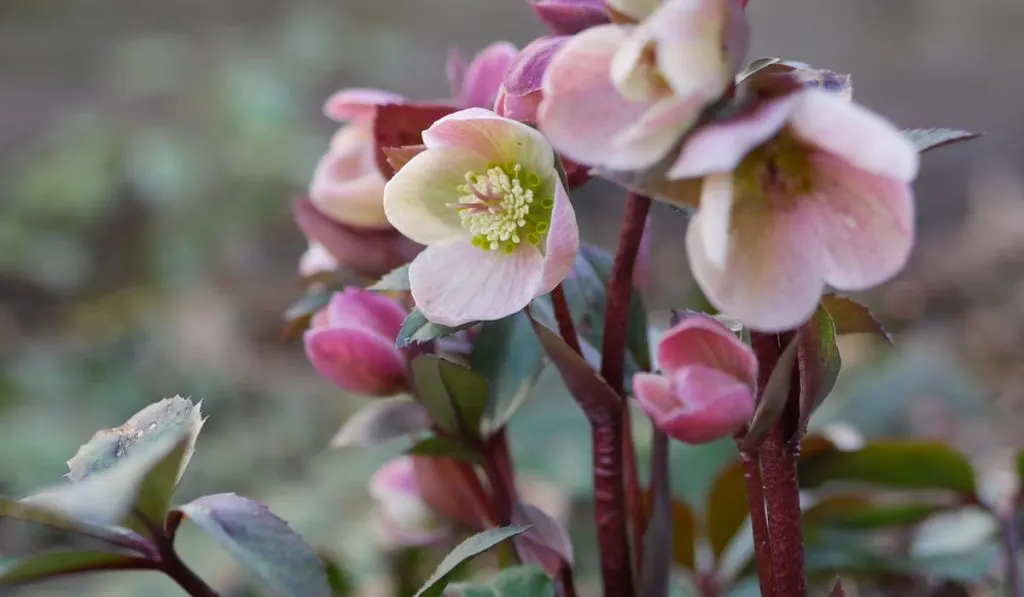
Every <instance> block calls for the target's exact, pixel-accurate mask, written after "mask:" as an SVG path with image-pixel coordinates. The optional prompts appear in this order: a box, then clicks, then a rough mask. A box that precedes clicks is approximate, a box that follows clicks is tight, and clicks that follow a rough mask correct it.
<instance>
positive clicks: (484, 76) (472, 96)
mask: <svg viewBox="0 0 1024 597" xmlns="http://www.w3.org/2000/svg"><path fill="white" fill-rule="evenodd" d="M517 52H518V50H517V49H516V47H515V46H514V45H513V44H511V43H509V42H507V41H500V42H496V43H493V44H491V45H489V46H487V47H486V48H484V49H483V50H481V51H480V53H479V54H477V55H476V57H475V58H474V59H473V61H472V62H470V63H469V67H468V68H467V69H466V74H465V77H464V78H463V80H462V89H461V90H460V93H459V95H458V96H457V97H456V99H458V100H459V103H460V104H461V105H462V106H464V107H467V108H468V107H477V108H487V109H491V108H492V107H493V106H494V98H495V97H496V96H497V95H498V88H499V87H501V82H502V81H503V80H504V79H505V74H506V73H508V69H509V67H510V66H512V61H513V60H515V57H516V53H517Z"/></svg>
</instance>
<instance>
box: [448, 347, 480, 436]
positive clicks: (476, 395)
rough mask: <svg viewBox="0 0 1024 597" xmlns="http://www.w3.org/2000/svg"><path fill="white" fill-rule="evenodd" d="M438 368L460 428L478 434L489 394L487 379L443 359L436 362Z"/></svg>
mask: <svg viewBox="0 0 1024 597" xmlns="http://www.w3.org/2000/svg"><path fill="white" fill-rule="evenodd" d="M438 370H439V371H440V372H441V381H443V382H444V387H445V388H446V389H447V390H448V396H449V398H450V400H451V401H452V405H453V406H454V407H455V411H456V413H458V416H459V420H460V421H461V422H462V428H463V429H464V430H465V431H466V432H468V433H470V434H472V435H479V433H480V421H481V420H482V419H483V416H484V411H485V410H486V409H487V402H488V396H489V395H490V392H489V391H488V387H487V380H486V379H484V378H483V377H481V376H480V374H478V373H476V372H475V371H473V370H472V369H468V368H466V367H463V366H462V365H459V364H456V363H453V362H451V361H446V360H444V359H441V360H440V362H439V363H438Z"/></svg>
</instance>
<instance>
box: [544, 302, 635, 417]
mask: <svg viewBox="0 0 1024 597" xmlns="http://www.w3.org/2000/svg"><path fill="white" fill-rule="evenodd" d="M532 323H533V329H534V331H535V332H536V334H537V338H539V339H540V343H541V346H543V347H544V352H545V353H547V355H548V357H550V358H551V361H552V362H553V363H554V364H555V367H556V368H557V369H558V371H559V373H561V375H562V379H563V381H565V385H566V387H567V388H568V390H569V393H570V394H571V395H572V397H573V398H575V400H576V402H577V403H578V404H579V405H580V408H582V409H583V412H584V414H585V415H586V416H587V418H588V419H591V418H593V417H594V416H598V417H600V416H604V413H605V412H607V411H608V409H615V408H619V407H620V399H619V395H618V394H617V393H616V392H615V390H614V389H612V387H611V386H610V385H608V382H606V381H605V380H604V378H602V377H601V376H600V375H599V374H598V373H597V372H596V371H594V369H593V368H591V366H590V365H589V364H588V363H587V361H586V360H584V358H583V357H582V356H580V355H578V354H577V353H576V351H574V350H573V349H572V348H570V347H569V345H568V344H566V343H565V341H563V340H562V339H561V338H560V337H559V336H558V335H557V334H555V332H553V331H551V330H550V329H548V328H547V327H545V326H544V325H542V324H540V323H538V322H537V321H535V320H532Z"/></svg>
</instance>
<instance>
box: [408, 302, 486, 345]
mask: <svg viewBox="0 0 1024 597" xmlns="http://www.w3.org/2000/svg"><path fill="white" fill-rule="evenodd" d="M476 324H477V322H475V321H472V322H470V323H467V324H464V325H460V326H458V327H454V328H452V327H448V326H444V325H440V324H437V323H433V322H431V321H428V320H427V318H426V316H425V315H423V313H422V312H421V311H420V310H419V309H413V310H412V312H410V313H409V316H408V317H406V318H405V321H403V322H402V328H401V329H400V330H398V338H397V339H396V340H395V346H397V347H398V348H405V347H406V346H409V345H410V344H423V343H424V342H431V341H433V340H437V339H438V338H444V337H445V336H451V335H452V334H454V333H455V332H458V331H459V330H464V329H466V328H468V327H471V326H474V325H476Z"/></svg>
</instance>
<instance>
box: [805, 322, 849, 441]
mask: <svg viewBox="0 0 1024 597" xmlns="http://www.w3.org/2000/svg"><path fill="white" fill-rule="evenodd" d="M796 342H797V354H796V362H797V369H798V375H799V382H800V422H799V425H798V426H797V433H799V434H800V435H803V433H804V432H805V431H806V430H807V421H809V420H810V418H811V415H812V414H814V411H816V410H817V409H818V407H819V406H821V403H822V402H824V401H825V398H827V397H828V395H829V393H830V392H831V391H832V388H834V387H835V385H836V381H837V380H838V379H839V370H840V369H842V366H843V360H842V357H840V356H839V346H838V345H837V344H836V325H835V322H833V320H832V317H831V316H830V315H829V313H828V311H827V310H826V309H825V308H824V307H818V310H817V311H815V312H814V315H813V316H811V319H810V321H808V322H807V323H806V324H804V326H803V327H802V328H800V332H799V333H798V334H797V338H796Z"/></svg>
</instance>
